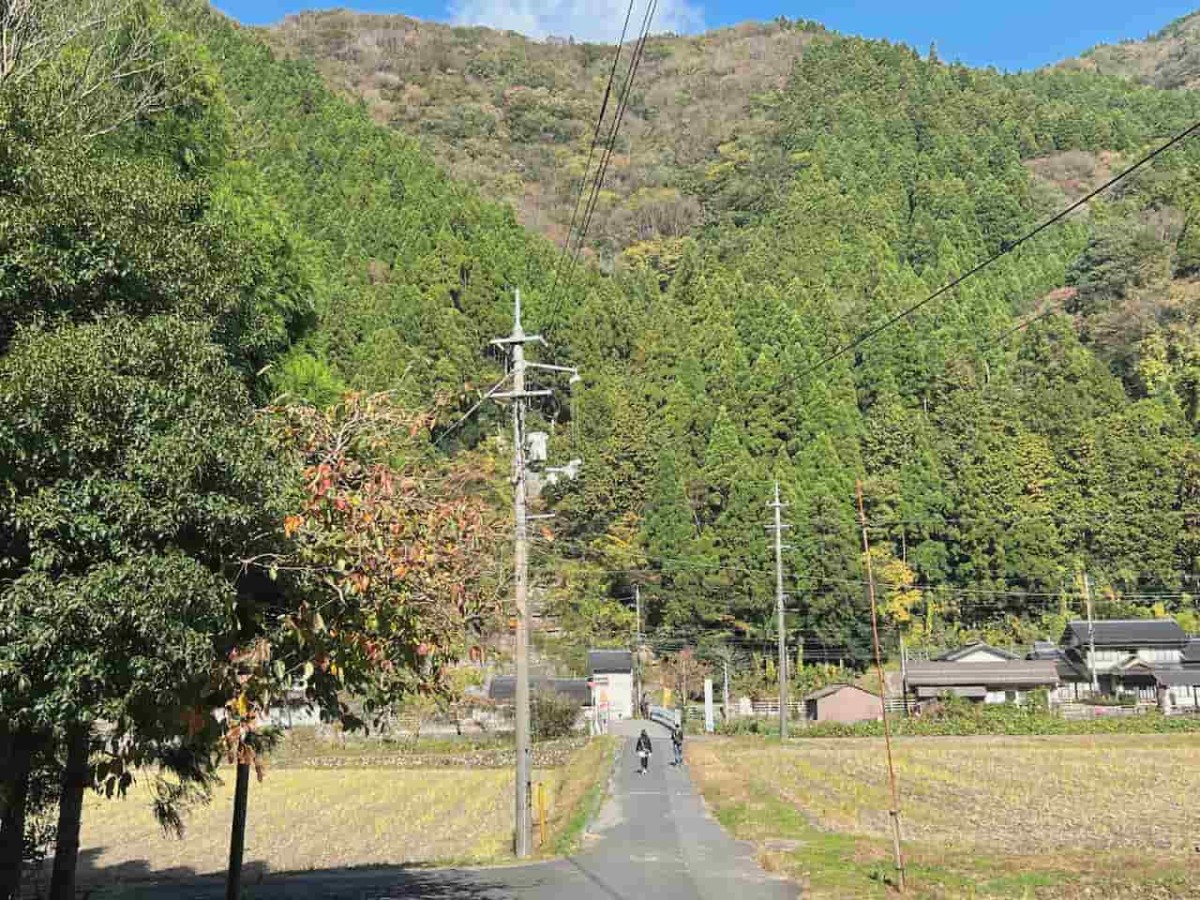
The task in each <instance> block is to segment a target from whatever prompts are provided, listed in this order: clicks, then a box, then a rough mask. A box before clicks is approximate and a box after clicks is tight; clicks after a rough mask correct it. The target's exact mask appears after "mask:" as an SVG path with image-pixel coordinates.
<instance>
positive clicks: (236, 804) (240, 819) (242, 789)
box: [225, 762, 250, 900]
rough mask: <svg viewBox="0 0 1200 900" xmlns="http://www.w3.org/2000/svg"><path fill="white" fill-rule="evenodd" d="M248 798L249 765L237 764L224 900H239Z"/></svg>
mask: <svg viewBox="0 0 1200 900" xmlns="http://www.w3.org/2000/svg"><path fill="white" fill-rule="evenodd" d="M249 797H250V764H249V763H244V762H239V763H238V764H237V781H236V782H235V785H234V789H233V831H232V833H231V834H230V836H229V871H228V872H227V873H226V876H225V898H226V900H241V896H242V853H243V851H244V850H245V848H246V804H247V802H248V800H249Z"/></svg>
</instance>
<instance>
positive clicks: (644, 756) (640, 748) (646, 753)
mask: <svg viewBox="0 0 1200 900" xmlns="http://www.w3.org/2000/svg"><path fill="white" fill-rule="evenodd" d="M634 749H635V750H636V751H637V755H638V774H639V775H645V774H646V770H647V769H648V768H649V767H650V753H651V747H650V735H648V734H646V729H645V728H643V729H642V733H641V734H639V735H638V739H637V745H636V746H635V748H634Z"/></svg>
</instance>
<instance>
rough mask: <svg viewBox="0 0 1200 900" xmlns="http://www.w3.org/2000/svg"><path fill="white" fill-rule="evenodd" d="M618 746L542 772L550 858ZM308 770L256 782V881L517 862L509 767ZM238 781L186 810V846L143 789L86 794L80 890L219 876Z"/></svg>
mask: <svg viewBox="0 0 1200 900" xmlns="http://www.w3.org/2000/svg"><path fill="white" fill-rule="evenodd" d="M611 748H612V743H611V742H610V741H608V740H596V741H591V742H588V743H586V744H585V745H584V746H582V747H579V748H578V749H576V750H575V751H574V753H572V754H570V755H569V757H568V758H567V761H566V763H565V764H564V765H560V766H555V767H551V768H537V769H535V773H534V774H535V778H536V779H537V780H538V781H543V782H544V783H545V784H546V785H547V790H548V800H549V813H550V814H549V816H548V821H547V825H548V829H547V840H546V847H547V850H546V854H547V855H550V854H552V853H555V852H562V851H565V850H567V849H569V848H571V847H572V846H574V844H575V843H576V842H577V840H578V836H579V834H580V833H581V832H582V830H583V827H584V825H585V824H586V821H587V819H588V817H589V815H590V811H591V809H592V806H593V805H594V804H595V802H596V797H597V796H598V792H599V791H602V789H603V784H604V782H605V780H606V779H607V776H608V771H609V766H608V765H607V762H608V760H609V759H610V758H611V752H612V749H611ZM320 758H324V757H320ZM302 762H303V760H301V759H300V758H298V757H296V758H293V759H292V760H291V761H290V763H289V765H287V766H282V767H281V766H274V767H272V768H270V769H268V771H267V775H266V778H265V779H264V780H263V781H262V782H261V783H252V784H251V787H250V806H249V815H248V821H247V828H246V863H247V866H248V867H249V868H250V869H251V870H252V871H255V870H257V871H262V870H265V871H268V872H271V871H274V872H284V871H302V870H310V869H334V868H348V867H363V866H383V865H417V864H420V865H433V864H439V865H443V864H466V863H470V864H490V863H503V862H506V861H509V860H511V859H512V828H513V810H512V796H513V776H512V770H511V768H510V767H506V768H494V767H475V766H472V765H470V764H463V765H458V766H448V765H446V766H440V767H433V768H421V769H412V768H407V767H403V766H385V767H371V766H369V765H363V764H361V763H359V764H355V765H347V766H344V767H342V766H338V767H328V766H321V765H319V764H318V765H316V766H315V767H307V766H304V765H302ZM227 774H228V773H227ZM232 782H233V779H232V777H226V778H225V783H224V784H222V785H221V786H220V787H219V788H218V789H217V791H216V793H215V796H214V797H213V802H212V803H210V804H208V805H207V806H202V807H197V808H195V809H193V810H191V811H190V813H189V815H188V816H187V820H186V826H187V827H186V832H185V834H184V837H183V838H182V839H175V838H171V837H167V836H164V835H163V834H162V832H161V831H160V830H159V828H158V826H157V825H156V824H155V821H154V818H153V816H152V814H151V811H150V796H149V793H148V791H147V790H146V789H145V788H144V787H140V786H137V785H135V787H134V788H133V789H131V791H130V794H129V796H128V797H127V798H125V799H123V800H117V799H114V800H105V799H103V798H100V797H97V796H89V797H88V798H87V804H86V807H85V811H84V820H83V834H82V848H83V849H82V859H83V865H82V867H81V868H82V871H81V881H82V882H83V883H85V884H86V883H104V884H112V883H119V882H132V881H140V880H144V879H147V878H154V879H156V880H164V879H177V878H187V877H191V876H195V875H203V874H212V873H219V872H222V871H223V870H224V866H225V863H226V859H227V854H228V841H229V823H230V817H231V810H232V794H233V786H232ZM535 837H536V834H535Z"/></svg>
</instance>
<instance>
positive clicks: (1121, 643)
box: [1030, 618, 1200, 710]
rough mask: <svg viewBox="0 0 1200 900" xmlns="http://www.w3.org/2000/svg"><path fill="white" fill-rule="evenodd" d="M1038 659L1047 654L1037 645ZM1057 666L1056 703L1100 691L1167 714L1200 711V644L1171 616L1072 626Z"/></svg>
mask: <svg viewBox="0 0 1200 900" xmlns="http://www.w3.org/2000/svg"><path fill="white" fill-rule="evenodd" d="M1035 655H1037V656H1036V658H1039V659H1045V658H1046V657H1047V656H1048V655H1049V654H1048V653H1047V652H1046V650H1045V648H1039V647H1035V648H1034V653H1033V654H1030V656H1031V657H1034V656H1035ZM1054 662H1055V665H1056V666H1057V667H1058V673H1059V678H1060V681H1061V685H1060V687H1059V688H1058V690H1057V691H1056V692H1055V699H1057V700H1061V701H1071V700H1084V699H1087V698H1088V697H1090V696H1092V695H1093V694H1095V693H1099V694H1101V695H1104V696H1112V697H1127V698H1131V699H1133V700H1135V701H1137V702H1140V703H1147V704H1149V703H1157V704H1158V705H1159V706H1160V707H1162V708H1163V709H1164V710H1177V709H1197V708H1200V641H1198V640H1197V639H1196V638H1192V637H1190V636H1189V635H1188V634H1187V633H1186V632H1185V631H1184V630H1183V629H1182V628H1180V627H1179V623H1178V622H1176V621H1175V620H1174V619H1172V618H1158V619H1101V620H1097V621H1094V622H1091V623H1088V622H1087V621H1086V620H1083V619H1080V620H1075V621H1072V622H1068V623H1067V626H1066V628H1065V629H1064V630H1063V634H1062V637H1061V638H1060V639H1059V642H1058V647H1057V655H1056V656H1055V657H1054ZM1093 681H1094V683H1095V687H1094V688H1093Z"/></svg>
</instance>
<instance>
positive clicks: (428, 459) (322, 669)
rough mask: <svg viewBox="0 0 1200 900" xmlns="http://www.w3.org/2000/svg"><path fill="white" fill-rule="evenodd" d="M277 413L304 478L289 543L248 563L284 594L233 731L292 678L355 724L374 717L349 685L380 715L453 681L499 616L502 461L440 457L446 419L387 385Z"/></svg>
mask: <svg viewBox="0 0 1200 900" xmlns="http://www.w3.org/2000/svg"><path fill="white" fill-rule="evenodd" d="M269 415H270V416H271V417H272V420H273V422H274V424H275V429H274V433H275V439H276V441H277V444H278V450H279V452H280V454H281V455H282V456H283V457H284V458H288V457H290V458H291V459H292V461H293V462H294V464H295V471H296V472H297V473H298V478H297V481H298V484H297V487H296V491H295V497H294V498H292V500H293V502H292V503H291V504H290V505H291V506H292V507H293V510H294V511H292V512H290V513H288V514H287V515H286V516H285V517H284V518H283V520H282V521H281V522H280V528H281V530H282V532H283V534H284V535H285V536H286V549H285V550H283V551H282V552H279V553H272V554H267V555H263V556H259V557H255V558H254V559H250V560H247V561H246V565H247V566H248V567H252V568H255V569H259V570H265V572H266V573H267V574H268V576H269V577H270V579H271V580H272V581H273V582H274V583H275V584H276V585H278V586H279V596H280V598H282V599H281V600H279V601H277V602H279V603H280V604H281V605H280V606H278V607H277V608H272V609H271V610H270V615H268V616H267V617H266V618H265V620H264V634H263V637H262V638H260V639H259V641H257V642H256V643H255V644H254V645H253V646H252V647H249V648H243V649H242V650H240V651H239V653H241V654H242V658H243V660H244V662H245V663H247V664H248V668H249V670H250V671H252V672H254V673H255V677H252V678H250V679H246V680H245V681H244V683H243V684H242V686H241V692H240V693H239V694H238V696H237V698H235V699H234V700H233V701H232V702H231V704H230V706H229V707H228V708H229V711H230V713H231V715H230V718H229V721H230V722H231V726H232V727H231V735H232V736H234V737H240V736H241V734H242V731H241V729H252V728H253V724H254V722H255V720H256V715H257V713H258V712H259V711H261V709H262V708H263V707H264V706H265V705H266V704H267V703H269V702H270V698H271V696H272V693H273V692H276V691H278V690H279V689H280V688H281V687H285V686H287V685H291V684H296V683H299V684H303V685H304V687H305V690H306V692H307V694H308V697H309V699H310V700H312V701H314V702H316V703H317V704H318V705H319V706H320V707H321V709H322V710H323V712H325V713H326V714H327V715H328V716H329V717H331V718H337V719H339V720H341V721H343V722H344V723H346V724H349V725H356V724H360V721H359V718H358V717H357V716H356V715H352V714H351V711H350V710H349V709H348V708H347V706H346V705H345V703H344V701H343V698H344V697H346V696H348V695H351V694H353V695H354V696H356V697H361V698H363V700H364V707H363V708H364V709H365V710H366V711H367V712H368V713H370V712H374V711H377V710H381V709H382V708H383V707H385V706H387V705H390V704H391V703H392V702H394V701H396V700H398V699H400V698H401V697H403V696H404V695H406V694H411V693H413V692H423V693H429V692H437V691H439V690H442V689H443V688H444V687H445V678H444V673H445V670H446V667H447V665H448V664H450V663H453V662H455V661H457V660H459V659H460V658H462V657H463V656H464V655H465V653H466V652H467V647H468V646H469V644H470V643H471V642H470V637H471V636H472V635H475V634H479V633H481V632H484V631H486V630H487V629H488V628H489V626H490V625H491V624H492V623H493V622H494V620H495V617H496V616H497V615H498V613H499V609H498V605H499V598H500V594H499V591H498V589H497V585H496V583H495V581H494V572H495V570H496V566H495V562H496V554H495V552H494V545H495V543H496V541H497V538H498V530H497V520H496V517H495V514H494V508H495V504H494V502H492V498H491V496H490V491H491V485H492V478H491V476H492V471H491V467H490V466H489V465H488V464H486V463H485V462H482V461H479V460H471V459H469V458H466V459H463V460H456V461H454V462H447V461H444V460H439V459H438V458H436V457H435V455H434V451H433V450H431V449H430V444H429V442H428V433H427V428H428V426H429V425H430V423H431V422H432V417H431V416H429V415H426V414H422V413H415V412H412V411H409V410H405V409H401V408H400V407H399V406H397V405H396V404H395V403H394V402H393V401H392V400H391V399H390V397H389V396H388V395H386V394H375V395H369V396H368V395H362V394H350V395H347V396H346V397H344V398H343V399H342V400H341V401H340V402H338V403H337V404H335V405H333V406H332V407H330V408H328V409H317V408H315V407H311V406H285V407H279V408H275V409H272V410H269ZM268 664H269V665H268Z"/></svg>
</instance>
